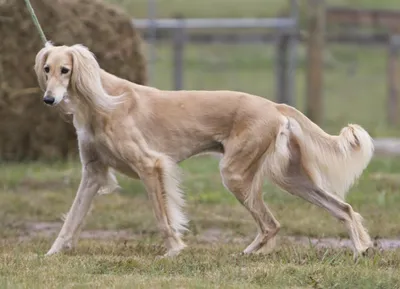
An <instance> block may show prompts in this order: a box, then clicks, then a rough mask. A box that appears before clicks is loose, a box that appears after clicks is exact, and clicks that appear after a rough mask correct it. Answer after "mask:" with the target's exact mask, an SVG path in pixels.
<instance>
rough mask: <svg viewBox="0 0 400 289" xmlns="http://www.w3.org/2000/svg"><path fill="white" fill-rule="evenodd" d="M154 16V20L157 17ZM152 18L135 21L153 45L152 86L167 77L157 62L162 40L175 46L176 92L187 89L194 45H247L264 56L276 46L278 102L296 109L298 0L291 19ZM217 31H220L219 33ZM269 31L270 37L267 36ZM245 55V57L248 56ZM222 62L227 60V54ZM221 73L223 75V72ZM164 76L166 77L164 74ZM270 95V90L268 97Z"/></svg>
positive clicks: (174, 87) (292, 2) (292, 1)
mask: <svg viewBox="0 0 400 289" xmlns="http://www.w3.org/2000/svg"><path fill="white" fill-rule="evenodd" d="M150 16H151V17H154V15H150ZM151 17H150V18H149V19H135V20H132V23H133V25H134V26H135V28H137V29H139V30H142V31H143V35H144V36H145V39H146V40H147V42H148V45H149V47H148V55H149V58H148V60H149V82H150V84H155V83H156V81H155V79H156V78H158V77H165V75H160V72H159V70H158V69H157V68H156V67H157V60H156V59H157V55H158V54H159V52H158V51H157V48H159V47H162V48H161V49H165V47H164V46H165V44H161V43H165V41H164V42H163V41H162V40H168V41H169V42H170V43H171V46H170V47H171V49H172V69H171V70H172V72H173V78H172V84H173V85H172V87H171V88H172V89H175V90H181V89H186V87H185V83H186V81H185V77H184V75H186V74H187V71H185V66H186V63H187V62H188V61H185V54H186V53H187V52H188V51H187V48H188V45H190V44H192V43H197V44H207V45H212V44H214V45H215V44H216V43H219V44H220V45H223V44H225V45H227V44H228V43H229V45H230V46H229V48H228V47H226V49H231V48H232V45H237V46H243V45H247V46H253V50H254V47H255V46H257V47H258V50H259V51H260V52H261V51H262V50H261V49H260V48H262V47H264V48H265V51H267V50H268V49H269V50H270V49H271V47H269V48H267V47H266V46H267V45H268V44H274V47H275V55H274V56H271V60H273V61H274V62H275V63H274V71H273V74H274V76H275V84H274V88H275V91H274V94H275V98H276V100H277V101H279V102H284V103H288V104H292V105H294V99H295V76H294V73H295V69H296V59H297V58H296V45H297V38H296V35H297V34H298V33H297V32H298V4H297V1H296V0H291V12H290V15H288V16H287V17H281V18H239V19H236V18H234V19H229V18H228V19H227V18H224V19H218V18H213V19H198V18H192V19H184V18H181V17H177V18H176V19H154V18H151ZM217 30H219V31H218V32H217ZM221 30H222V31H221ZM267 30H268V31H269V32H268V33H266V31H267ZM269 46H271V45H269ZM202 47H203V48H204V49H210V46H208V47H204V45H203V46H202ZM255 50H257V49H255ZM225 51H226V50H225ZM157 52H158V53H157ZM189 53H190V52H189ZM243 55H244V57H245V53H243ZM220 58H221V59H223V58H224V53H223V52H222V53H221V55H220ZM199 61H201V59H199ZM189 62H190V61H189ZM203 63H204V60H203ZM266 69H267V70H269V69H270V68H269V67H266ZM211 70H213V66H212V65H211V66H210V71H211ZM210 71H204V73H210ZM185 72H186V73H185ZM218 73H221V71H219V72H218ZM163 74H165V72H164V71H163ZM216 77H217V76H216ZM157 83H159V82H157ZM264 83H265V82H264ZM195 88H196V87H195ZM228 88H229V87H228ZM234 88H235V89H240V88H237V87H234ZM232 89H233V87H232ZM243 89H245V88H243ZM260 92H261V91H260ZM267 92H268V91H267V90H266V91H265V94H266V93H267Z"/></svg>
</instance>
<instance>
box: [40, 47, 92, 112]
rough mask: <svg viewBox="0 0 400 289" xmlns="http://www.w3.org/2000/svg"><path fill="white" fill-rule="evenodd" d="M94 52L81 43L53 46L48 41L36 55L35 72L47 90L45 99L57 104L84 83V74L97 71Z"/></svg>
mask: <svg viewBox="0 0 400 289" xmlns="http://www.w3.org/2000/svg"><path fill="white" fill-rule="evenodd" d="M98 70H99V66H98V63H97V61H96V59H95V57H94V55H93V54H92V53H91V52H90V51H89V50H88V49H87V48H86V47H84V46H82V45H73V46H53V45H52V44H51V43H47V44H46V45H45V47H44V48H42V49H41V50H40V51H39V52H38V53H37V55H36V59H35V72H36V75H37V78H38V82H39V86H40V88H41V89H42V90H43V91H44V96H43V101H44V102H45V103H46V104H48V105H52V106H55V105H57V104H59V103H60V102H61V101H63V99H65V98H66V97H68V96H69V94H70V93H72V94H74V92H77V90H79V89H80V88H82V87H81V86H83V85H84V83H85V82H86V83H87V82H88V81H85V80H84V79H83V76H82V74H84V75H93V74H94V73H98Z"/></svg>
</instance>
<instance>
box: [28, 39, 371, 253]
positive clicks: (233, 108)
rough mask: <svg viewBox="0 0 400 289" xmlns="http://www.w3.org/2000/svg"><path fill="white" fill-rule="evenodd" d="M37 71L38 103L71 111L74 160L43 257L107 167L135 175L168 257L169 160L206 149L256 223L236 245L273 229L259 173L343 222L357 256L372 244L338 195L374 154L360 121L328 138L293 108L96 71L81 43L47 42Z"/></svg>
mask: <svg viewBox="0 0 400 289" xmlns="http://www.w3.org/2000/svg"><path fill="white" fill-rule="evenodd" d="M35 71H36V74H37V77H38V81H39V84H40V87H41V88H42V90H43V91H45V94H44V102H45V103H46V104H48V105H52V106H56V105H57V106H58V107H60V108H62V109H63V110H64V111H65V112H67V113H70V114H72V115H73V123H74V126H75V128H76V132H77V135H78V142H79V149H80V158H81V162H82V180H81V183H80V186H79V189H78V192H77V195H76V197H75V200H74V202H73V204H72V207H71V209H70V211H69V213H68V215H67V216H66V219H65V223H64V225H63V227H62V229H61V232H60V233H59V236H58V237H57V239H56V240H55V242H54V244H53V245H52V247H51V249H50V250H49V251H48V253H47V255H50V254H53V253H57V252H60V251H62V250H63V249H66V248H71V247H72V246H74V245H75V244H76V241H77V239H78V235H79V231H80V228H81V226H82V222H83V219H84V217H85V215H86V214H87V212H88V210H89V207H90V205H91V202H92V199H93V197H94V196H95V195H96V193H98V192H111V191H113V190H115V189H116V188H117V187H118V184H117V181H116V179H115V177H114V174H113V173H112V171H111V170H112V169H115V170H116V171H119V172H121V173H123V174H125V175H128V176H130V177H132V178H140V179H141V180H142V182H143V183H144V185H145V187H146V190H147V193H148V195H149V198H150V200H151V202H152V205H153V209H154V214H155V217H156V219H157V223H158V226H159V229H160V231H161V233H162V236H163V238H164V240H165V245H166V247H167V253H166V256H173V255H176V254H178V253H179V252H180V251H181V250H182V249H183V248H184V247H185V244H184V243H183V241H182V240H181V233H182V231H183V230H185V228H186V224H187V219H186V217H185V215H184V213H183V212H182V206H183V205H184V201H183V198H182V193H181V191H180V190H179V188H178V184H179V174H178V166H177V163H179V162H181V161H183V160H185V159H187V158H189V157H191V156H194V155H198V154H200V153H208V152H209V153H218V154H221V155H222V159H221V162H220V171H221V176H222V179H223V183H224V185H225V187H226V188H227V189H228V190H229V191H231V192H232V193H233V194H234V195H235V196H236V198H237V199H238V201H239V202H240V203H241V204H243V205H244V206H245V207H246V208H247V210H248V211H249V212H250V214H251V215H252V216H253V218H254V220H255V221H256V224H257V226H258V234H257V236H256V238H255V239H254V241H253V242H252V243H251V244H250V245H249V246H248V247H247V248H246V249H245V250H244V253H252V252H255V251H258V250H259V249H261V247H263V246H264V245H266V244H267V247H265V248H268V247H272V245H273V244H274V239H275V236H276V234H277V232H278V231H279V228H280V225H279V223H278V221H277V220H276V219H275V218H274V216H273V215H272V213H271V212H270V211H269V209H268V208H267V206H266V205H265V203H264V201H263V197H262V191H261V189H262V183H263V180H264V177H268V178H269V179H270V181H271V182H273V183H275V184H276V185H278V186H280V187H281V188H283V189H284V190H286V191H288V192H289V193H291V194H293V195H296V196H299V197H301V198H303V199H304V200H306V201H308V202H311V203H313V204H315V205H317V206H319V207H322V208H325V209H326V210H327V211H329V212H330V213H331V214H332V215H333V216H334V217H336V218H337V219H339V220H340V221H341V222H343V223H344V224H345V226H346V228H347V230H348V233H349V235H350V237H351V240H352V243H353V245H354V253H355V256H358V255H359V254H360V253H363V252H364V251H366V250H367V249H368V248H369V247H370V246H371V245H372V242H371V239H370V237H369V235H368V233H367V231H366V229H365V228H364V227H363V225H362V218H361V216H360V215H359V214H358V213H356V212H355V211H354V210H353V209H352V207H351V206H350V205H349V204H347V203H346V202H344V201H343V199H344V197H345V195H346V193H347V191H348V190H349V188H350V187H351V186H352V184H353V183H354V181H355V180H356V179H357V178H358V177H359V176H360V174H361V173H362V171H363V170H364V169H365V168H366V166H367V165H368V163H369V162H370V160H371V157H372V155H373V150H374V146H373V142H372V139H371V138H370V136H369V135H368V133H367V132H366V131H365V130H364V129H362V128H361V127H360V126H358V125H349V126H347V127H345V128H343V129H342V131H341V132H340V134H339V135H338V136H331V135H329V134H327V133H325V132H324V131H323V130H322V129H321V128H320V127H318V126H317V125H316V124H314V123H313V122H311V121H310V120H309V119H308V118H307V117H305V116H304V115H303V114H302V113H301V112H299V111H298V110H296V109H295V108H292V107H290V106H287V105H284V104H277V103H274V102H271V101H269V100H267V99H265V98H262V97H258V96H254V95H250V94H247V93H243V92H234V91H162V90H158V89H155V88H151V87H146V86H141V85H137V84H135V83H132V82H129V81H127V80H124V79H121V78H118V77H116V76H114V75H112V74H110V73H107V72H106V71H104V70H102V69H101V68H100V67H99V64H98V62H97V61H96V59H95V57H94V55H93V54H92V53H91V52H90V51H89V50H88V49H87V48H86V47H84V46H81V45H73V46H53V45H52V44H47V45H46V46H45V47H44V48H43V49H42V50H40V52H39V53H38V54H37V56H36V64H35Z"/></svg>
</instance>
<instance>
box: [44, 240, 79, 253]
mask: <svg viewBox="0 0 400 289" xmlns="http://www.w3.org/2000/svg"><path fill="white" fill-rule="evenodd" d="M72 248H73V246H72V242H67V241H65V240H60V239H57V240H56V241H55V242H54V244H53V246H51V248H50V250H49V251H48V252H47V253H46V254H45V256H51V255H55V254H58V253H61V252H65V251H68V250H71V249H72Z"/></svg>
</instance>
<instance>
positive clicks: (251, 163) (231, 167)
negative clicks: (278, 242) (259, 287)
mask: <svg viewBox="0 0 400 289" xmlns="http://www.w3.org/2000/svg"><path fill="white" fill-rule="evenodd" d="M262 155H263V152H260V150H259V147H254V148H252V147H251V146H249V145H243V146H241V147H240V151H235V152H230V153H229V154H226V155H225V156H224V157H223V159H222V160H221V164H220V169H221V176H222V180H223V183H224V185H225V187H226V188H227V189H228V190H229V191H230V192H232V193H233V194H234V195H235V197H236V198H237V199H238V200H239V202H240V203H241V204H242V205H243V206H244V207H245V208H246V209H247V210H248V211H249V212H250V214H251V215H252V217H253V219H254V220H255V221H256V223H257V228H258V234H257V236H256V237H255V239H254V241H253V242H252V243H251V244H250V245H249V246H248V247H247V248H246V249H245V250H244V251H243V253H245V254H250V253H252V252H256V251H258V250H260V249H261V248H262V247H263V246H264V245H266V246H267V248H268V249H269V250H271V249H272V248H273V246H274V244H275V236H276V234H277V233H278V232H279V229H280V224H279V222H278V221H277V220H276V219H275V217H274V216H273V215H272V213H271V211H270V210H269V208H268V207H267V206H266V204H265V203H264V200H263V198H262V191H261V189H262V181H263V178H262V177H263V173H262V165H261V162H262V160H261V157H262Z"/></svg>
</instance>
